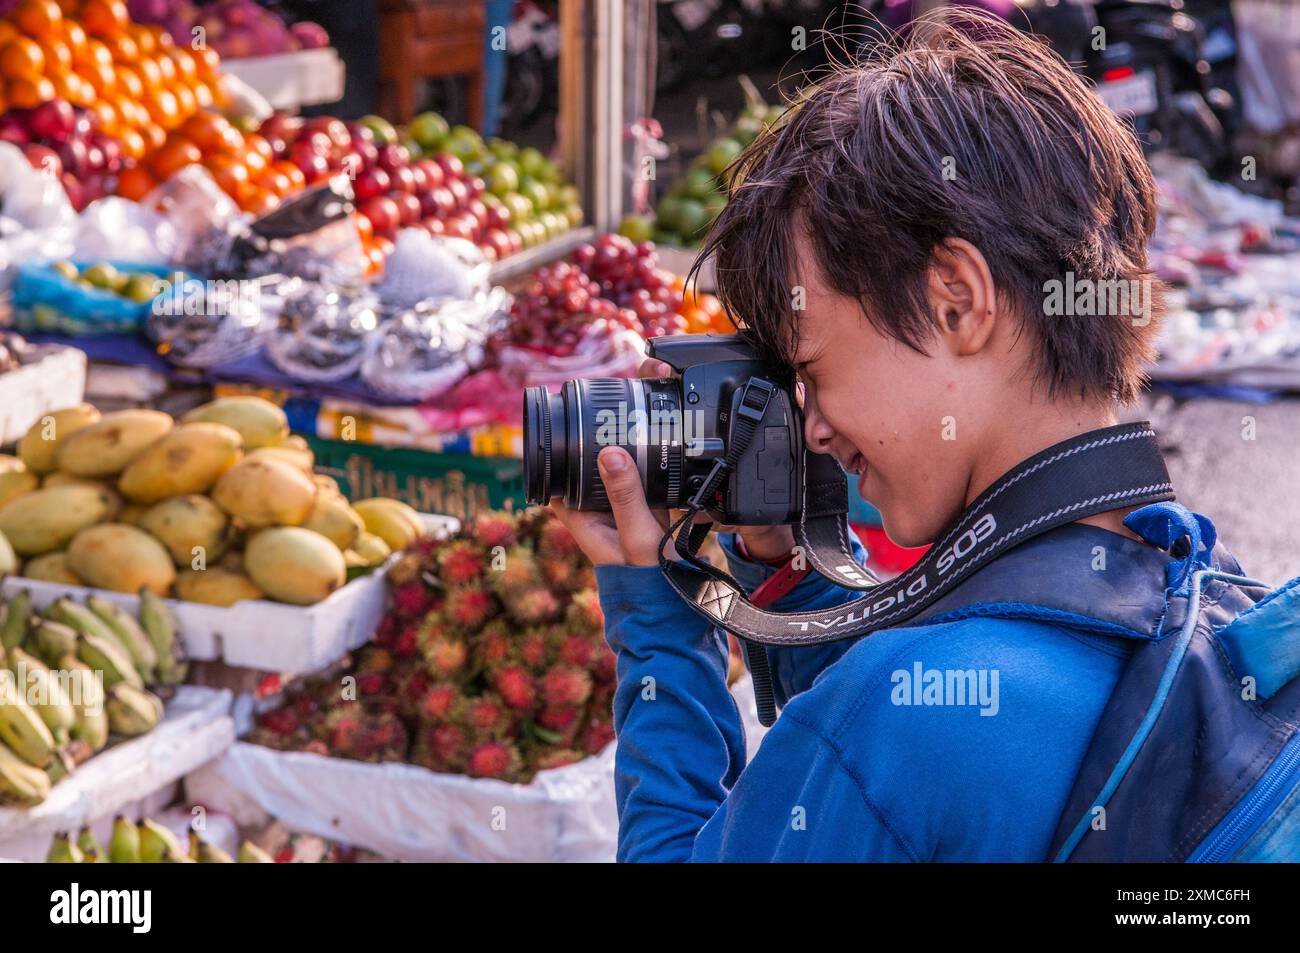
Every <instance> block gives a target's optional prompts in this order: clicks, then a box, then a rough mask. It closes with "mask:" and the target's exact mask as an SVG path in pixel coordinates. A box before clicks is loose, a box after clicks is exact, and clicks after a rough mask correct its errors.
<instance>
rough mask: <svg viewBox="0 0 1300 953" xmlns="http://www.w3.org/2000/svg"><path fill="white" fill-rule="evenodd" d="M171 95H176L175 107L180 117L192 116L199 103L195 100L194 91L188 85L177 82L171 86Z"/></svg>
mask: <svg viewBox="0 0 1300 953" xmlns="http://www.w3.org/2000/svg"><path fill="white" fill-rule="evenodd" d="M172 95H173V96H175V97H176V109H177V111H178V112H179V113H180V116H181V118H182V119H185V118H188V117H189V116H193V115H194V113H195V112H196V111H197V110H198V108H199V104H198V103H197V102H195V100H194V92H193V91H192V90H191V89H190V88H189V87H188V86H182V85H181V84H179V83H177V84H176V85H175V86H173V87H172Z"/></svg>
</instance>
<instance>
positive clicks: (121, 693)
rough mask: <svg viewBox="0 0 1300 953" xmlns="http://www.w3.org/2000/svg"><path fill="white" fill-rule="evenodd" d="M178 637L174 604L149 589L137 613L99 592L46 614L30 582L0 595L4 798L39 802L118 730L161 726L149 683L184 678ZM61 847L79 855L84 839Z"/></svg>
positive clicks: (65, 601) (138, 731)
mask: <svg viewBox="0 0 1300 953" xmlns="http://www.w3.org/2000/svg"><path fill="white" fill-rule="evenodd" d="M179 646H180V640H179V639H178V638H177V633H176V621H175V619H174V617H173V616H172V614H171V611H170V610H169V609H168V608H167V605H166V603H164V602H163V601H162V600H161V599H159V598H158V597H157V596H155V595H154V594H153V593H152V592H149V591H148V590H144V591H143V592H142V593H141V596H140V615H139V618H138V619H137V618H136V617H135V616H133V615H132V614H131V613H129V612H127V611H126V610H124V609H122V608H121V607H120V606H118V605H116V604H115V603H113V602H110V601H108V600H106V599H102V598H100V597H98V596H90V597H89V598H87V600H86V602H85V604H84V605H83V604H81V603H78V602H75V601H73V600H72V599H71V598H66V597H65V598H62V599H59V600H56V601H55V602H53V603H52V604H51V605H49V606H48V607H46V609H45V610H44V612H43V613H41V614H36V613H34V612H33V611H32V604H31V595H30V593H28V592H26V591H23V592H19V593H18V594H17V595H15V596H14V597H13V598H12V599H10V600H9V602H8V603H0V805H13V806H31V805H34V804H39V803H40V802H41V801H43V800H44V799H45V798H46V797H48V796H49V793H50V788H51V786H52V785H53V784H55V783H56V782H58V781H59V780H61V779H62V778H63V777H65V776H66V775H68V774H69V773H71V772H72V771H74V770H75V769H76V767H77V765H79V764H80V763H82V762H83V761H85V760H86V759H87V758H89V757H91V755H93V754H95V752H97V751H100V750H102V749H103V748H104V747H105V746H106V745H107V744H108V742H109V737H110V735H117V736H120V737H123V738H134V737H136V736H138V735H142V734H144V733H145V732H148V731H151V730H152V729H153V728H155V727H157V725H158V723H159V722H160V721H162V717H163V703H162V699H160V698H159V697H158V696H157V695H155V694H154V693H153V692H151V691H149V690H148V689H146V687H145V686H146V685H159V684H161V685H174V684H177V683H179V682H181V681H182V680H183V679H184V677H185V672H186V663H185V661H184V658H183V656H182V654H181V652H180V648H179ZM56 847H57V848H58V849H59V851H60V852H63V853H67V854H70V855H71V854H73V853H74V852H75V851H76V850H77V849H78V848H79V844H77V843H73V842H69V844H68V848H67V849H66V850H65V849H64V848H63V846H62V845H61V844H56ZM82 853H83V854H84V853H85V851H84V849H82Z"/></svg>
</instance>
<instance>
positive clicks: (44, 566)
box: [23, 550, 85, 586]
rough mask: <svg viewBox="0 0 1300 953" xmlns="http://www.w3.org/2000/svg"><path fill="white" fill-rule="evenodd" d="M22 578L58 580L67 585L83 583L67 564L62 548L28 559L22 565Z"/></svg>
mask: <svg viewBox="0 0 1300 953" xmlns="http://www.w3.org/2000/svg"><path fill="white" fill-rule="evenodd" d="M23 578H24V579H41V580H44V581H45V582H58V583H63V584H64V585H68V586H84V585H85V583H84V582H82V581H81V577H80V576H78V575H77V574H76V573H75V572H73V571H72V569H71V567H70V566H68V554H67V553H66V552H64V551H63V550H59V551H58V552H54V553H46V554H45V555H44V556H37V557H36V558H35V559H29V560H28V561H27V563H26V565H24V566H23Z"/></svg>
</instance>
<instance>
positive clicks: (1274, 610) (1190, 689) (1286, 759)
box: [1052, 503, 1300, 862]
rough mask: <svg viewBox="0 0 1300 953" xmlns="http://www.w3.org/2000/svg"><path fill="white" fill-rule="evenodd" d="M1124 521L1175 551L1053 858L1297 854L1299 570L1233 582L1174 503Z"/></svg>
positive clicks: (1230, 568)
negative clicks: (1155, 622)
mask: <svg viewBox="0 0 1300 953" xmlns="http://www.w3.org/2000/svg"><path fill="white" fill-rule="evenodd" d="M1125 525H1127V526H1128V527H1129V528H1130V529H1132V530H1133V531H1134V532H1136V533H1138V534H1139V535H1141V536H1142V537H1143V538H1145V539H1146V540H1147V541H1148V542H1151V543H1153V544H1155V545H1157V546H1160V547H1161V548H1163V549H1165V550H1166V551H1168V552H1169V553H1170V554H1171V555H1172V556H1174V557H1175V560H1174V561H1173V562H1171V563H1169V564H1168V565H1167V567H1166V576H1167V578H1166V584H1167V588H1166V590H1165V608H1164V613H1163V617H1162V619H1161V620H1160V625H1159V627H1158V630H1157V631H1156V632H1155V634H1154V637H1153V638H1151V639H1146V640H1142V641H1139V642H1137V643H1136V645H1135V647H1134V649H1133V652H1132V655H1131V656H1130V658H1129V661H1128V663H1127V664H1126V666H1125V668H1124V671H1123V673H1122V675H1121V676H1120V680H1119V682H1118V683H1117V684H1116V687H1115V690H1114V692H1113V694H1112V696H1111V699H1110V701H1109V702H1108V704H1107V706H1106V708H1105V710H1104V711H1103V714H1102V717H1101V720H1100V722H1099V723H1098V727H1097V730H1096V732H1095V734H1094V736H1093V739H1092V743H1091V745H1090V746H1089V749H1088V752H1087V754H1086V755H1085V757H1084V761H1083V764H1082V766H1081V768H1080V770H1079V773H1078V776H1077V777H1076V779H1075V782H1074V787H1073V789H1072V791H1071V793H1070V798H1069V801H1068V802H1067V807H1066V809H1065V811H1064V813H1063V815H1062V817H1061V821H1060V823H1059V825H1058V827H1057V831H1056V836H1055V837H1054V839H1053V847H1052V856H1053V858H1054V859H1055V860H1057V861H1066V860H1075V861H1136V860H1146V861H1208V862H1216V861H1294V860H1300V729H1298V720H1300V677H1297V676H1298V675H1300V578H1296V579H1293V580H1291V581H1290V582H1289V583H1287V584H1286V585H1284V586H1282V587H1281V588H1280V589H1275V590H1272V591H1270V588H1269V587H1268V586H1266V585H1264V584H1263V583H1260V582H1257V581H1255V580H1253V579H1248V578H1246V577H1245V576H1243V575H1242V574H1241V567H1240V566H1239V565H1237V563H1236V560H1234V559H1233V558H1232V557H1231V556H1229V555H1227V553H1226V552H1224V551H1223V550H1222V548H1221V547H1220V548H1219V549H1217V550H1216V548H1215V530H1214V525H1213V524H1212V523H1211V522H1210V521H1209V520H1208V519H1206V518H1205V517H1204V516H1201V515H1199V514H1196V513H1191V512H1189V511H1188V510H1187V509H1185V508H1184V507H1182V506H1180V505H1179V504H1177V503H1156V504H1153V505H1151V506H1146V507H1143V508H1142V509H1139V510H1136V511H1134V512H1133V513H1132V514H1130V515H1129V517H1128V518H1127V519H1126V520H1125Z"/></svg>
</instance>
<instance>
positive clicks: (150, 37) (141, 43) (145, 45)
mask: <svg viewBox="0 0 1300 953" xmlns="http://www.w3.org/2000/svg"><path fill="white" fill-rule="evenodd" d="M126 35H127V36H129V37H130V38H131V39H132V40H134V41H135V45H136V46H137V47H138V48H139V50H140V52H141V53H143V54H144V55H145V56H152V55H153V54H154V53H155V52H156V51H157V49H158V37H157V36H155V35H154V32H153V31H152V30H150V29H149V28H148V27H147V26H145V25H143V24H141V23H132V24H131V25H130V26H129V27H127V28H126Z"/></svg>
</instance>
